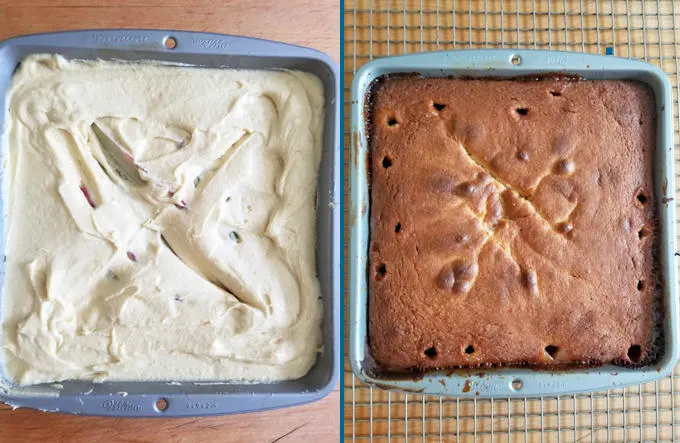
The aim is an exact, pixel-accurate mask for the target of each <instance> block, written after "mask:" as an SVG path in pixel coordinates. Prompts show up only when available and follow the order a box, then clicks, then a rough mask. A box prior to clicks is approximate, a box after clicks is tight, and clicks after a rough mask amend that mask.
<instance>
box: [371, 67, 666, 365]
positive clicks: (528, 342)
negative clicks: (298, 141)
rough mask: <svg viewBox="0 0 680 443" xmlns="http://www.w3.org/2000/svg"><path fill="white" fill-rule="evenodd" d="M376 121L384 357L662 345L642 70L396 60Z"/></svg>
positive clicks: (599, 356) (516, 356) (627, 359)
mask: <svg viewBox="0 0 680 443" xmlns="http://www.w3.org/2000/svg"><path fill="white" fill-rule="evenodd" d="M368 121H369V127H370V131H369V143H370V153H371V155H370V172H371V174H370V177H371V207H370V216H371V237H370V251H369V269H368V278H369V282H370V283H369V292H370V294H369V345H370V350H371V355H372V357H373V359H374V360H375V361H376V363H377V365H378V367H379V368H381V369H383V370H388V371H401V370H414V369H428V368H444V367H474V366H484V365H515V364H528V365H551V366H552V367H563V366H565V365H573V364H583V363H586V364H599V363H614V364H621V365H633V364H643V363H647V362H649V361H650V359H653V358H654V352H655V351H654V348H655V347H654V342H655V340H658V337H656V334H657V328H656V326H657V321H658V320H657V310H658V308H659V300H658V297H657V294H658V292H659V285H660V283H659V282H658V280H659V279H658V278H657V266H656V254H655V237H656V224H657V222H656V221H655V211H654V194H653V186H652V161H653V156H654V150H655V127H656V123H655V112H654V98H653V95H652V92H651V91H650V90H649V89H648V88H647V87H646V86H644V85H642V84H640V83H635V82H627V81H575V80H568V79H564V78H563V79H560V78H550V79H542V80H532V81H518V80H502V81H501V80H481V79H446V78H420V77H415V76H410V77H387V78H383V79H382V80H381V81H379V82H377V84H376V85H375V86H374V87H373V90H372V95H371V106H370V108H369V109H368Z"/></svg>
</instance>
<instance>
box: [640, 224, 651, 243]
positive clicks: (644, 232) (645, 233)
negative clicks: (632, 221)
mask: <svg viewBox="0 0 680 443" xmlns="http://www.w3.org/2000/svg"><path fill="white" fill-rule="evenodd" d="M648 235H649V231H648V230H647V227H646V226H643V227H642V228H641V229H640V230H639V231H638V238H639V239H640V240H642V239H643V238H645V237H647V236H648Z"/></svg>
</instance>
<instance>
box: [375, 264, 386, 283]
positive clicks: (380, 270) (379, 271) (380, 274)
mask: <svg viewBox="0 0 680 443" xmlns="http://www.w3.org/2000/svg"><path fill="white" fill-rule="evenodd" d="M375 273H376V278H375V279H376V280H382V279H383V278H385V275H386V274H387V266H385V263H380V264H379V265H378V266H376V267H375Z"/></svg>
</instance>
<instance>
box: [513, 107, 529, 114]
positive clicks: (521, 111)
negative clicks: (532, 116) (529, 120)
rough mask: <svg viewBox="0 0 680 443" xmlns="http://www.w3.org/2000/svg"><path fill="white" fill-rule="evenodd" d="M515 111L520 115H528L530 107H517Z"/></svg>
mask: <svg viewBox="0 0 680 443" xmlns="http://www.w3.org/2000/svg"><path fill="white" fill-rule="evenodd" d="M515 112H516V113H517V114H519V115H522V116H526V115H529V108H517V109H515Z"/></svg>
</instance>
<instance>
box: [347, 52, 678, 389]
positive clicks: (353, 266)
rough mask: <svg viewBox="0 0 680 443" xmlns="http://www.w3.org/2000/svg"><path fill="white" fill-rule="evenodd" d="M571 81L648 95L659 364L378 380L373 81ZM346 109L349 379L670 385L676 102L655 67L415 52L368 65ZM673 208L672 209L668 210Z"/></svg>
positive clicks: (520, 385)
mask: <svg viewBox="0 0 680 443" xmlns="http://www.w3.org/2000/svg"><path fill="white" fill-rule="evenodd" d="M560 72H563V73H569V74H574V75H578V76H581V77H583V78H584V79H586V80H603V79H627V80H637V81H641V82H644V83H645V84H647V85H649V86H650V87H651V88H652V90H653V91H654V96H655V109H656V116H657V128H656V130H657V137H656V143H657V145H656V147H657V149H656V155H655V159H654V171H653V172H654V191H655V195H656V201H655V202H654V203H655V207H656V211H657V215H658V217H659V221H660V244H659V252H658V253H659V263H660V268H661V273H662V278H663V280H664V293H663V297H662V298H663V302H662V309H663V310H664V312H663V313H662V316H661V317H662V322H663V326H662V327H663V334H664V346H663V349H662V351H661V355H660V358H659V360H658V361H657V363H656V364H654V365H651V366H645V367H640V368H632V367H621V366H614V365H604V366H600V367H591V368H576V369H568V370H561V371H555V370H540V369H532V368H519V367H500V368H491V369H480V368H475V369H457V370H441V371H431V372H426V373H424V374H418V375H417V376H416V375H415V374H414V375H413V376H410V377H408V376H404V375H403V374H387V373H376V372H374V371H373V368H372V364H371V358H370V350H369V346H368V319H367V311H368V309H367V307H368V306H367V305H368V285H367V263H368V246H369V234H370V232H369V230H370V228H369V226H370V225H369V213H370V204H371V202H370V198H369V178H368V173H367V171H368V163H367V162H368V144H367V141H366V132H367V126H366V123H365V115H364V113H365V111H366V94H367V92H368V91H369V88H370V86H371V83H372V82H373V80H375V79H376V78H378V77H380V76H382V75H385V74H393V73H409V74H410V73H416V74H420V75H423V76H429V77H447V76H452V77H479V78H483V77H516V76H526V75H532V74H551V73H560ZM351 94H352V102H351V131H352V137H351V140H352V149H351V157H352V161H351V172H350V186H351V203H350V220H349V222H350V224H351V245H350V254H351V255H350V308H349V313H350V319H349V341H350V342H349V351H350V361H351V365H352V370H353V371H354V374H355V375H356V376H357V377H358V378H359V379H360V380H361V381H362V382H364V383H367V384H369V385H373V386H377V387H380V388H385V389H394V390H400V391H405V392H418V393H424V394H436V395H449V396H456V397H473V398H475V397H483V398H490V397H526V396H539V395H555V394H567V393H576V392H586V391H596V390H603V389H610V388H618V387H621V386H624V385H630V384H637V383H642V382H647V381H651V380H656V379H659V378H662V377H665V376H667V375H668V374H670V373H671V371H672V370H673V367H674V366H675V363H676V361H677V359H678V318H677V315H678V300H677V280H676V270H675V256H674V253H675V250H676V239H675V207H674V205H673V203H672V200H673V197H674V195H673V194H674V192H675V183H674V173H673V163H674V162H673V121H672V115H673V93H672V89H671V85H670V82H669V81H668V78H667V77H666V76H665V75H664V73H663V72H662V71H661V70H660V69H659V68H657V67H655V66H652V65H649V64H646V63H642V62H638V61H633V60H628V59H623V58H616V57H612V56H601V55H590V54H580V53H569V52H557V51H536V50H505V49H501V50H463V51H446V52H433V53H419V54H412V55H404V56H397V57H387V58H382V59H377V60H374V61H371V62H369V63H367V64H366V65H364V66H363V67H362V68H361V69H360V70H359V71H358V72H357V73H356V75H355V77H354V81H353V83H352V92H351ZM669 202H670V204H669Z"/></svg>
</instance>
